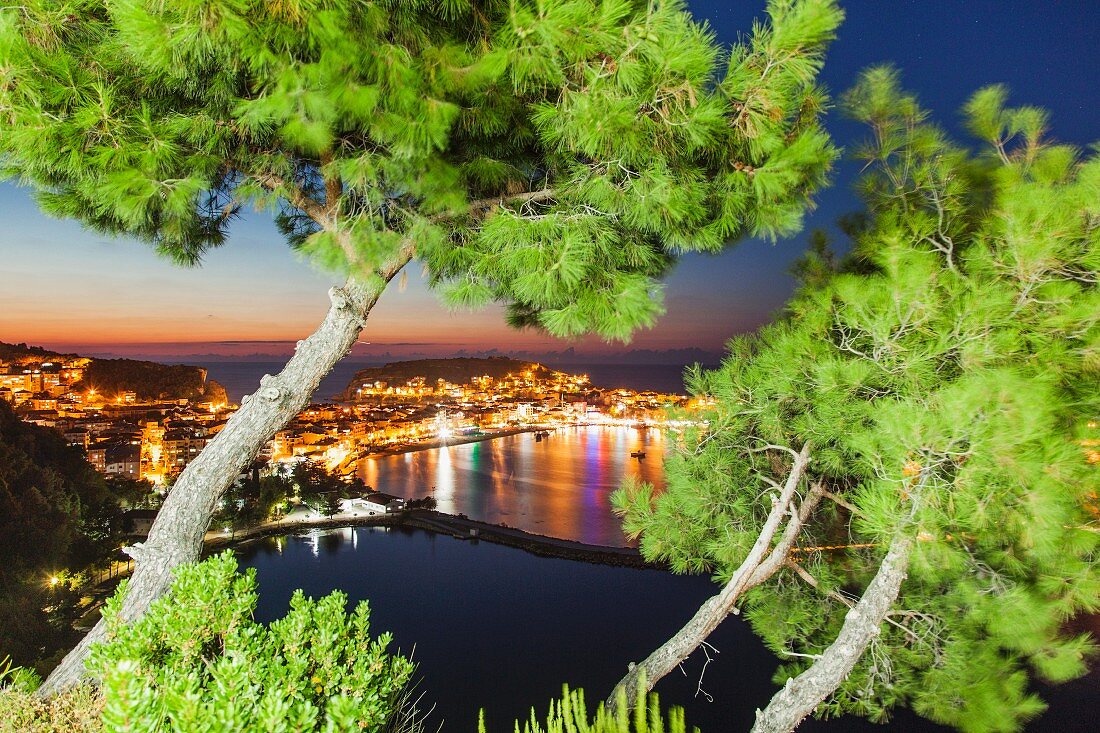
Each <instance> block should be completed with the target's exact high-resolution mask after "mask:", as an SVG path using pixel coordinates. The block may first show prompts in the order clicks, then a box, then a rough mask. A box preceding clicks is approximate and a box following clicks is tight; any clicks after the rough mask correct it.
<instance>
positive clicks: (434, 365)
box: [341, 356, 555, 400]
mask: <svg viewBox="0 0 1100 733" xmlns="http://www.w3.org/2000/svg"><path fill="white" fill-rule="evenodd" d="M528 369H533V370H535V371H536V373H537V374H538V375H540V376H543V377H546V376H549V375H551V374H554V373H555V372H554V370H553V369H548V368H547V367H544V366H542V365H541V364H536V363H534V362H530V361H520V360H518V359H508V358H506V357H503V356H493V357H490V358H488V359H471V358H461V359H418V360H416V361H395V362H393V363H391V364H386V365H385V366H380V367H369V368H367V369H360V370H359V371H358V372H356V373H355V377H354V378H353V379H352V380H351V383H350V384H348V387H347V389H346V390H344V394H343V395H341V397H342V398H343V399H347V400H350V399H354V397H355V390H356V389H358V388H359V386H360V385H362V384H365V383H369V382H379V381H382V382H389V383H390V384H404V383H405V382H407V381H409V380H410V379H413V378H414V377H424V379H425V380H427V381H428V382H429V383H431V382H435V381H436V380H437V379H445V380H447V381H448V382H452V383H454V384H465V383H467V382H469V381H470V379H472V378H473V377H479V376H484V375H488V376H490V377H492V378H493V379H500V378H501V377H503V376H506V375H508V374H518V373H519V372H523V371H527V370H528Z"/></svg>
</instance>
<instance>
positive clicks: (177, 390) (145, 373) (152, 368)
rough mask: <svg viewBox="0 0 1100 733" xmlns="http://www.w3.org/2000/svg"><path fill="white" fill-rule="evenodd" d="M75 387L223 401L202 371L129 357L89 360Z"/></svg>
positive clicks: (160, 397) (105, 392) (218, 388)
mask: <svg viewBox="0 0 1100 733" xmlns="http://www.w3.org/2000/svg"><path fill="white" fill-rule="evenodd" d="M76 387H77V389H87V388H89V387H94V388H95V389H96V390H98V391H99V392H100V394H103V395H111V394H115V393H117V392H124V391H126V390H131V391H133V392H135V393H137V396H138V399H142V400H176V399H183V398H186V399H189V400H193V401H196V402H202V401H205V400H211V401H214V402H225V401H226V398H225V390H224V389H222V387H221V385H220V384H218V383H217V382H214V381H207V379H206V370H205V369H202V368H200V367H196V366H185V365H182V364H158V363H157V362H155V361H135V360H133V359H93V360H92V362H91V363H90V364H89V365H88V366H87V367H85V370H84V381H83V382H81V383H80V384H78V385H76Z"/></svg>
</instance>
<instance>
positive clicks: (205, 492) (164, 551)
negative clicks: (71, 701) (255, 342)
mask: <svg viewBox="0 0 1100 733" xmlns="http://www.w3.org/2000/svg"><path fill="white" fill-rule="evenodd" d="M409 259H410V256H409V255H408V254H407V253H406V254H402V255H401V256H400V257H399V258H398V259H397V260H395V261H394V262H392V263H391V264H390V265H388V266H386V267H384V268H382V269H380V270H379V271H378V272H377V275H378V276H379V277H380V279H377V280H373V281H372V282H370V283H361V282H359V281H357V280H355V279H350V280H348V282H347V283H345V285H344V286H343V287H342V288H333V289H332V290H330V291H329V296H330V298H331V300H332V305H331V306H330V307H329V310H328V313H327V314H326V315H325V319H324V320H323V321H322V322H321V325H320V326H319V327H318V328H317V330H316V331H314V332H313V334H312V335H310V336H309V337H308V338H306V339H305V340H304V341H300V342H298V346H297V348H296V350H295V353H294V356H292V357H291V358H290V361H288V362H287V364H286V366H285V367H284V368H283V370H282V371H281V372H280V373H279V374H278V375H277V376H274V377H273V376H270V375H266V376H264V378H263V379H261V380H260V389H259V390H258V391H257V392H256V394H254V395H251V396H250V397H245V398H244V399H243V400H242V404H241V408H240V409H239V410H237V412H236V413H234V415H233V416H232V417H231V418H230V419H229V421H228V422H227V423H226V425H225V427H224V428H223V429H222V431H221V432H220V433H218V435H217V436H216V437H215V438H214V439H213V440H212V441H211V442H210V443H209V444H208V445H207V446H206V448H204V449H203V451H202V452H201V453H200V454H199V455H198V456H197V457H196V458H195V460H194V461H192V462H191V463H190V464H189V465H188V466H187V468H186V469H184V471H183V473H182V474H180V477H179V480H178V481H177V482H176V484H175V486H173V487H172V490H171V491H169V492H168V496H167V498H166V499H165V501H164V506H163V507H161V510H160V512H159V513H158V514H157V518H156V520H155V521H154V522H153V526H152V528H151V530H150V532H149V537H148V539H147V540H146V541H145V542H144V543H140V544H136V545H134V546H133V547H132V548H130V550H128V552H129V554H130V555H131V556H132V557H133V558H134V560H135V561H136V565H135V569H134V574H133V576H132V577H131V578H130V580H129V583H128V586H127V591H126V599H125V601H124V602H123V605H122V611H121V616H122V618H123V619H124V620H126V621H127V622H130V621H134V620H136V619H138V618H140V617H141V616H142V615H144V614H145V612H146V611H147V610H148V609H149V606H150V605H151V604H152V603H153V601H155V600H156V599H157V598H159V597H160V596H161V595H162V594H163V593H164V592H165V591H166V590H167V589H168V587H169V586H170V585H171V583H172V571H173V570H174V569H175V568H176V567H178V566H179V565H181V564H183V563H188V562H194V561H196V560H198V558H199V555H200V553H201V552H202V547H203V538H204V536H205V535H206V531H207V528H208V527H209V526H210V520H211V518H212V517H213V515H214V510H215V508H216V506H217V503H218V499H219V498H221V495H222V494H223V493H224V492H225V490H226V489H227V488H228V487H229V486H230V484H232V483H233V481H234V480H235V479H236V478H237V476H238V475H240V473H241V471H243V470H244V469H245V467H247V466H248V464H249V463H250V462H251V461H252V460H253V459H254V458H255V457H256V454H257V453H259V451H260V448H262V447H263V445H264V443H266V442H267V441H268V440H270V439H271V436H273V435H274V434H275V433H276V431H278V430H280V429H281V428H282V427H284V426H285V425H286V424H287V423H288V422H290V420H291V419H292V418H293V417H294V416H295V415H297V414H298V413H299V412H300V411H301V410H302V409H303V408H304V407H305V406H306V404H307V403H308V402H309V398H310V396H311V395H312V394H313V392H314V391H315V390H316V389H317V386H318V385H319V384H320V382H321V380H322V379H323V378H324V377H325V375H326V374H328V373H329V372H330V371H331V370H332V367H333V366H335V365H336V362H338V361H339V360H340V359H342V358H343V357H344V356H345V355H346V354H347V353H348V351H350V350H351V347H352V345H354V344H355V341H356V339H358V337H359V333H360V331H362V329H363V326H364V325H365V323H366V318H367V315H368V314H369V313H370V311H371V309H372V308H373V307H374V305H375V303H377V302H378V298H379V297H380V296H381V295H382V291H383V290H385V288H386V284H387V283H388V282H389V281H390V280H391V279H392V278H393V277H394V275H396V274H397V273H398V271H400V270H401V268H402V267H404V266H405V264H407V263H408V262H409ZM105 634H106V628H105V625H104V622H103V620H102V619H101V620H100V621H99V623H97V624H96V625H95V628H93V629H92V630H91V631H90V632H89V633H88V634H87V635H86V636H85V637H84V638H83V639H82V640H81V641H80V643H79V644H78V645H77V646H76V647H75V648H74V649H73V650H72V651H71V652H69V653H68V655H66V656H65V659H64V660H62V662H61V664H60V665H58V667H57V668H56V669H55V670H54V671H53V672H52V673H51V674H50V676H49V677H48V678H46V681H45V682H44V683H43V684H42V686H41V687H40V688H39V689H38V694H39V696H48V695H52V694H56V693H58V692H61V691H62V690H64V689H66V688H68V687H70V686H72V685H73V684H75V683H76V682H78V681H79V680H80V679H81V677H83V675H84V660H85V657H86V656H87V654H88V649H89V648H90V647H91V645H92V644H94V643H96V642H97V641H100V640H101V639H102V638H103V637H104V636H105Z"/></svg>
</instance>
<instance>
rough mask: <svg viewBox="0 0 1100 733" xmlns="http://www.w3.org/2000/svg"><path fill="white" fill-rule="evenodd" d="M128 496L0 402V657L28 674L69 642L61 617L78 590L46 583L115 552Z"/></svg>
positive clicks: (57, 438) (77, 453) (66, 621)
mask: <svg viewBox="0 0 1100 733" xmlns="http://www.w3.org/2000/svg"><path fill="white" fill-rule="evenodd" d="M129 495H130V492H129V488H128V487H127V486H125V485H124V484H123V483H119V482H115V481H108V480H106V479H104V477H103V476H101V475H100V474H98V473H96V471H95V470H94V469H93V468H92V467H91V465H90V464H89V463H88V462H87V460H85V457H84V454H83V452H82V451H81V450H80V449H79V448H74V447H71V446H69V445H66V443H65V440H64V439H63V438H62V436H61V435H60V434H59V433H58V432H57V431H56V430H52V429H50V428H45V427H40V426H38V425H33V424H30V423H26V422H23V421H21V420H20V419H19V418H18V416H17V415H16V414H15V413H14V411H13V410H12V409H11V407H10V405H8V403H7V402H4V401H3V400H0V557H3V558H4V562H3V564H2V565H0V653H2V654H5V655H10V656H11V657H12V658H13V659H14V660H15V662H16V663H17V664H19V665H24V666H26V665H31V664H34V663H35V662H37V661H39V660H40V659H42V658H43V657H46V656H49V655H50V654H52V653H53V652H54V651H56V650H58V649H60V648H63V647H64V646H66V645H68V644H70V643H71V642H72V637H73V632H72V629H71V628H70V626H71V619H70V618H67V617H66V613H65V612H66V611H68V610H72V606H73V604H74V603H75V601H76V600H78V598H79V596H78V595H77V594H76V592H75V586H77V585H79V584H78V583H73V584H69V583H66V584H63V585H62V584H59V585H56V586H51V585H49V583H48V578H49V576H51V575H59V574H62V572H63V571H66V570H68V571H71V572H72V573H79V572H80V571H82V570H84V569H85V568H86V567H87V566H88V565H90V564H94V563H97V562H100V561H102V560H103V558H104V557H106V556H107V555H109V554H110V553H111V552H113V551H114V550H115V549H116V548H117V547H118V543H119V541H120V540H121V538H122V535H123V519H122V505H123V503H124V501H125V499H126V498H127V497H128V496H129Z"/></svg>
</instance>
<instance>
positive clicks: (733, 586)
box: [607, 443, 824, 710]
mask: <svg viewBox="0 0 1100 733" xmlns="http://www.w3.org/2000/svg"><path fill="white" fill-rule="evenodd" d="M809 461H810V445H809V443H807V444H806V445H804V446H803V447H802V451H801V453H799V454H798V455H797V456H796V457H795V460H794V464H793V465H792V466H791V472H790V474H788V476H787V481H786V483H784V485H783V491H782V493H781V494H780V495H779V496H776V497H774V498H773V499H772V508H771V510H770V511H769V512H768V517H767V519H766V520H765V522H764V526H763V528H761V530H760V534H759V535H758V536H757V538H756V542H755V543H753V546H752V549H751V550H750V551H749V554H748V555H747V556H746V557H745V559H744V561H743V562H742V563H741V565H740V567H738V568H737V570H736V572H734V574H733V577H731V578H730V579H729V582H727V583H726V584H725V585H724V586H723V587H722V590H721V591H719V592H718V593H716V594H715V595H713V596H711V597H710V598H708V599H707V600H706V601H704V602H703V604H702V605H701V606H700V607H699V610H698V611H696V612H695V615H694V616H693V617H692V618H691V620H690V621H688V622H687V623H686V624H685V625H684V627H683V628H682V629H680V630H679V631H678V632H676V634H675V635H674V636H673V637H672V638H671V639H669V640H668V641H666V642H665V643H664V644H662V645H661V646H660V647H658V648H657V649H656V650H654V652H653V653H652V654H650V655H649V656H648V657H646V659H645V661H643V662H641V663H640V664H631V666H630V671H628V672H627V674H626V676H625V677H623V678H622V679H621V680H620V681H619V683H618V684H617V685H615V689H614V690H612V691H611V695H610V696H609V697H608V700H607V705H608V706H609V707H610V708H612V709H614V708H615V707H616V700H617V699H618V694H619V690H623V691H624V692H625V693H626V701H627V710H630V709H632V708H633V706H634V702H635V700H636V698H637V695H638V692H639V685H644V687H645V691H647V692H648V691H650V690H652V689H653V687H654V685H656V684H657V682H658V681H659V680H660V679H661V678H662V677H664V676H665V675H667V674H668V673H669V672H671V671H672V670H674V669H676V668H677V667H678V666H679V665H680V663H681V662H683V661H684V660H685V659H687V658H688V656H690V655H691V653H692V652H693V651H695V650H696V649H697V648H698V647H699V645H700V644H702V643H703V642H704V641H706V639H707V637H708V636H710V635H711V633H712V632H713V631H714V630H715V629H716V628H718V625H719V624H721V623H722V621H724V620H725V619H726V617H727V616H729V615H730V614H731V613H736V612H737V610H736V604H737V601H738V600H739V599H740V598H741V596H742V595H744V594H745V592H746V591H749V590H751V589H753V588H755V587H756V586H758V585H760V584H761V583H763V582H764V581H766V580H767V579H768V578H770V577H771V576H772V575H774V574H775V573H776V571H778V570H779V569H780V568H781V567H783V563H784V561H785V560H786V558H787V554H788V553H789V552H790V549H791V547H792V545H793V544H794V541H795V539H796V538H797V537H798V533H799V531H800V530H801V528H802V524H803V523H804V522H805V521H806V519H807V518H808V517H809V514H810V512H812V511H813V509H814V507H815V506H817V503H818V501H820V499H821V495H822V493H823V492H824V489H823V487H821V486H820V485H815V486H814V487H813V489H812V490H811V492H810V493H809V495H808V496H807V497H806V499H805V501H803V502H802V505H801V506H800V507H798V509H797V511H796V510H795V507H794V501H793V499H794V495H795V490H796V489H797V488H798V485H799V483H800V481H801V480H802V476H803V474H804V473H805V471H806V466H807V465H808V464H809ZM788 514H789V515H790V517H791V518H790V520H789V521H788V522H787V526H786V528H785V529H784V532H783V535H782V536H781V538H780V540H779V543H778V544H777V545H776V546H775V547H774V548H771V550H770V552H769V548H770V547H771V543H772V539H773V538H774V537H775V533H776V532H777V531H778V530H779V526H780V524H781V523H782V521H783V518H784V517H785V516H787V515H788ZM643 680H644V682H643Z"/></svg>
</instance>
